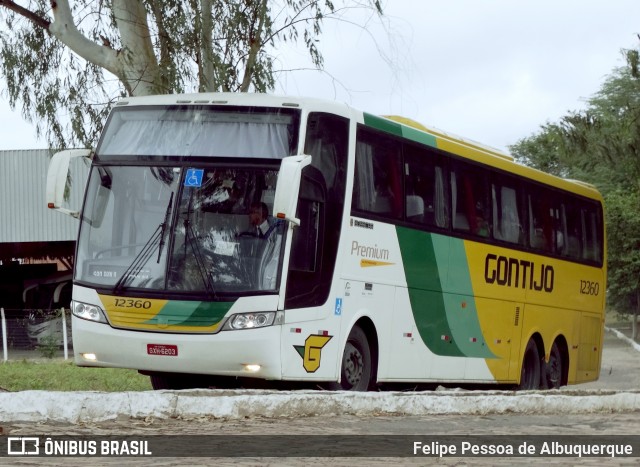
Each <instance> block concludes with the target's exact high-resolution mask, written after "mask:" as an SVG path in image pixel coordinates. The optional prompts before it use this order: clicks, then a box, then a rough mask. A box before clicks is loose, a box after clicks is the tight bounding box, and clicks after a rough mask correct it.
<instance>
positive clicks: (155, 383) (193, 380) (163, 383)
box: [149, 373, 208, 391]
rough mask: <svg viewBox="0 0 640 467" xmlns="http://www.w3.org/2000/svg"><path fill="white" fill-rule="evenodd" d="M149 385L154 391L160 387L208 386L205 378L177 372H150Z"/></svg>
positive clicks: (187, 387)
mask: <svg viewBox="0 0 640 467" xmlns="http://www.w3.org/2000/svg"><path fill="white" fill-rule="evenodd" d="M149 378H150V379H151V387H152V388H153V389H154V390H155V391H159V390H162V389H195V388H206V387H208V384H207V382H206V381H205V378H203V377H197V376H196V375H187V374H178V373H151V374H150V375H149Z"/></svg>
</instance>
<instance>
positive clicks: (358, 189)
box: [351, 128, 404, 219]
mask: <svg viewBox="0 0 640 467" xmlns="http://www.w3.org/2000/svg"><path fill="white" fill-rule="evenodd" d="M400 174H401V170H400V144H399V143H398V142H397V141H396V140H395V139H393V138H390V137H387V136H386V135H381V134H377V133H374V132H372V131H370V130H366V129H362V128H360V129H358V141H357V143H356V168H355V181H354V186H353V201H352V205H351V207H352V208H353V209H355V210H358V211H364V212H369V213H372V214H375V215H379V216H383V217H388V218H394V219H398V218H401V217H402V216H403V211H404V208H403V205H404V200H403V199H402V181H401V178H400Z"/></svg>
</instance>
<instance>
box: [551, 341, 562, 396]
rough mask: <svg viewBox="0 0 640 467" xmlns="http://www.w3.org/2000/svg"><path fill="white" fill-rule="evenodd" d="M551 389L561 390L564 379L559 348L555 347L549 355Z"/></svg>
mask: <svg viewBox="0 0 640 467" xmlns="http://www.w3.org/2000/svg"><path fill="white" fill-rule="evenodd" d="M548 375H549V387H551V388H559V387H560V383H561V379H562V361H561V360H560V355H559V352H558V350H557V348H556V347H555V346H554V347H553V349H552V350H551V355H549V373H548Z"/></svg>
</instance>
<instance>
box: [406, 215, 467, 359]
mask: <svg viewBox="0 0 640 467" xmlns="http://www.w3.org/2000/svg"><path fill="white" fill-rule="evenodd" d="M396 231H397V233H398V241H399V243H400V252H401V254H402V263H403V265H404V272H405V276H406V278H407V287H408V290H409V300H410V301H411V310H412V312H413V317H414V319H415V322H416V327H417V329H418V333H419V334H420V338H421V339H422V342H424V344H425V345H426V346H427V348H428V349H429V350H431V352H433V353H434V354H436V355H445V356H453V357H462V356H464V353H462V351H461V350H460V348H459V347H458V345H457V343H456V342H455V341H454V340H453V339H452V338H451V337H452V332H451V328H450V327H449V321H448V319H447V311H446V308H445V303H444V297H443V295H442V285H441V278H440V268H439V267H438V262H437V260H436V252H435V249H434V245H433V240H432V236H431V234H429V233H427V232H422V231H420V230H414V229H407V228H404V227H396Z"/></svg>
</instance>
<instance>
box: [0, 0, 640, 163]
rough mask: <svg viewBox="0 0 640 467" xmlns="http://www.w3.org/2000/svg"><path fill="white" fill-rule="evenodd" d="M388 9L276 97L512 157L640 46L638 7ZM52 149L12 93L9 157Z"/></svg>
mask: <svg viewBox="0 0 640 467" xmlns="http://www.w3.org/2000/svg"><path fill="white" fill-rule="evenodd" d="M335 3H336V4H338V3H339V2H335ZM383 4H384V5H385V12H386V15H385V17H384V20H383V23H382V24H381V23H380V21H379V20H377V19H375V18H373V19H372V18H368V17H366V16H364V15H362V14H359V13H358V12H350V13H349V14H347V15H346V16H345V17H344V18H343V19H344V21H326V22H325V24H324V28H323V34H322V36H321V38H320V42H319V48H320V50H321V51H322V53H323V55H324V59H325V64H324V65H325V66H324V68H325V72H324V73H320V72H315V71H312V70H304V71H296V72H288V73H281V74H279V76H278V83H277V85H276V89H275V90H274V92H275V93H277V94H291V95H299V96H309V97H318V98H327V99H331V100H337V101H341V102H347V103H348V104H350V105H352V106H354V107H356V108H358V109H360V110H364V111H367V112H370V113H374V114H379V115H390V114H395V115H403V116H405V117H408V118H412V119H414V120H416V121H418V122H420V123H422V124H425V125H427V126H431V127H435V128H438V129H440V130H444V131H446V132H450V133H454V134H458V135H460V136H463V137H465V138H468V139H472V140H476V141H478V142H481V143H484V144H487V145H490V146H493V147H496V148H498V149H501V150H506V149H507V147H508V146H509V145H511V144H514V143H516V142H517V141H518V140H520V139H522V138H526V137H528V136H531V135H532V134H534V133H536V132H537V131H538V130H539V127H540V125H542V124H544V123H546V122H553V121H557V120H558V119H559V118H561V117H562V116H563V115H566V114H567V113H568V112H570V111H575V110H580V109H582V108H584V106H585V100H586V99H587V98H589V97H590V96H592V95H593V94H594V93H596V92H597V91H598V90H599V88H600V86H601V85H602V83H603V80H604V79H605V77H606V76H607V75H608V74H610V73H611V71H612V70H613V69H614V68H615V67H619V66H622V65H624V60H623V58H622V54H621V50H622V49H624V48H632V47H638V46H640V39H639V38H638V36H637V34H638V33H640V19H639V18H640V2H638V1H637V0H611V1H609V2H602V1H601V0H561V1H558V0H517V1H515V0H386V1H384V2H383ZM353 23H356V24H365V25H366V26H365V27H364V28H362V27H357V26H355V25H354V24H353ZM275 54H276V56H277V60H278V62H279V63H280V64H281V66H282V68H283V69H297V68H304V67H307V68H308V67H309V62H308V60H306V57H305V55H304V52H302V51H300V50H295V49H291V48H288V47H279V48H278V50H277V51H276V52H275ZM1 90H2V88H1V85H0V91H1ZM43 147H46V142H45V141H44V140H42V139H41V140H37V139H36V135H35V127H34V126H33V125H32V124H29V123H26V122H24V121H23V119H22V117H21V115H20V112H19V111H11V110H10V108H9V104H8V102H7V99H6V95H5V94H3V93H2V92H0V150H2V149H36V148H43Z"/></svg>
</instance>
